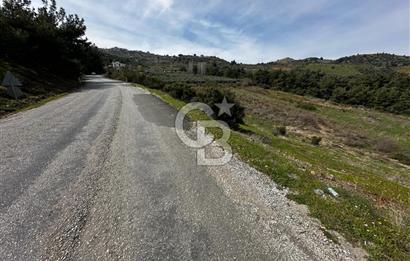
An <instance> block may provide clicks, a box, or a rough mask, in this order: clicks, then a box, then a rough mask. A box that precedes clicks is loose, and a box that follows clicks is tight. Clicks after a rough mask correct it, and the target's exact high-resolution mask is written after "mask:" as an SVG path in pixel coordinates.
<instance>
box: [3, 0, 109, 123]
mask: <svg viewBox="0 0 410 261" xmlns="http://www.w3.org/2000/svg"><path fill="white" fill-rule="evenodd" d="M0 28H1V30H2V32H1V41H0V81H1V80H2V79H3V76H4V75H5V73H6V72H7V71H10V72H11V73H13V74H14V75H15V76H16V77H17V78H18V79H19V80H20V81H21V82H22V84H23V86H22V91H23V94H24V97H23V98H22V99H19V100H14V99H12V98H10V97H9V96H8V95H7V93H6V88H5V87H2V86H0V116H3V115H6V114H8V113H11V112H15V111H18V110H21V109H23V108H28V107H30V106H32V105H33V104H35V103H38V102H40V101H44V100H45V99H48V98H50V97H53V96H56V95H60V94H62V93H66V92H70V91H72V90H74V89H76V88H78V87H79V85H80V82H79V77H80V76H81V75H82V74H87V73H91V72H96V73H102V72H103V70H104V69H103V63H102V59H101V56H100V53H99V50H98V48H97V47H95V46H94V45H92V44H91V43H90V42H89V41H88V40H87V38H86V37H85V31H86V26H85V24H84V20H83V19H81V18H79V17H78V16H77V15H71V14H67V13H66V12H65V10H64V9H63V8H58V7H57V5H56V2H55V1H54V0H49V1H48V0H46V1H43V6H42V7H40V8H37V9H35V8H33V7H32V6H31V1H29V0H4V1H3V2H2V4H1V5H0ZM0 83H1V82H0Z"/></svg>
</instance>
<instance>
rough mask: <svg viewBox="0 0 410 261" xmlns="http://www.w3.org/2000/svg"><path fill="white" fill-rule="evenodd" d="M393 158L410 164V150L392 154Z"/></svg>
mask: <svg viewBox="0 0 410 261" xmlns="http://www.w3.org/2000/svg"><path fill="white" fill-rule="evenodd" d="M392 158H393V159H395V160H398V161H400V162H401V163H403V164H406V165H409V166H410V151H401V152H396V153H394V154H393V155H392Z"/></svg>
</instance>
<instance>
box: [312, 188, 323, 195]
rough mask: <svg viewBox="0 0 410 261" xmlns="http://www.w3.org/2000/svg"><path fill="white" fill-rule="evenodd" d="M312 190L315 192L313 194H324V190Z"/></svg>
mask: <svg viewBox="0 0 410 261" xmlns="http://www.w3.org/2000/svg"><path fill="white" fill-rule="evenodd" d="M313 192H315V194H316V195H318V196H323V195H324V194H325V192H323V190H321V189H315V190H313Z"/></svg>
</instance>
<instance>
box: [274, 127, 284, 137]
mask: <svg viewBox="0 0 410 261" xmlns="http://www.w3.org/2000/svg"><path fill="white" fill-rule="evenodd" d="M273 134H274V135H275V136H286V134H287V129H286V126H279V127H276V128H275V129H274V130H273Z"/></svg>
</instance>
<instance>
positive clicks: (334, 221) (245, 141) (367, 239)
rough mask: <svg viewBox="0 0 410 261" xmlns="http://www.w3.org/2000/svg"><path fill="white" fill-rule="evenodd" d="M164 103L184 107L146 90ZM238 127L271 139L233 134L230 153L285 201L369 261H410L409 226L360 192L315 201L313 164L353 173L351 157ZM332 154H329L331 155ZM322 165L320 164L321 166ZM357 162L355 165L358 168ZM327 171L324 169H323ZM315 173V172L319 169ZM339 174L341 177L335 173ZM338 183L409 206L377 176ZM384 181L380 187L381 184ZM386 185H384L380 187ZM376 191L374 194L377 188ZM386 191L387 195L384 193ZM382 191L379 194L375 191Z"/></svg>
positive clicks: (317, 181)
mask: <svg viewBox="0 0 410 261" xmlns="http://www.w3.org/2000/svg"><path fill="white" fill-rule="evenodd" d="M148 90H149V91H151V92H153V93H154V94H156V95H157V96H159V97H160V98H161V99H163V100H164V101H165V102H167V103H168V104H170V105H171V106H174V107H176V108H181V107H182V106H184V104H185V103H184V102H182V101H179V100H176V99H174V98H172V97H171V96H169V95H168V94H166V93H164V92H162V91H159V90H150V89H148ZM190 117H191V118H193V120H198V119H201V120H202V119H204V115H203V114H201V113H197V114H193V115H190ZM247 122H248V124H247V125H244V126H242V129H243V130H244V131H246V133H253V134H254V135H256V136H258V137H267V138H268V139H271V140H272V143H271V145H269V144H266V143H262V142H258V141H257V140H255V139H252V138H251V137H250V136H248V135H245V134H244V133H241V132H236V131H234V132H233V133H232V136H231V139H230V141H229V143H230V145H231V146H232V148H233V150H234V152H235V153H236V154H237V155H239V156H240V157H241V159H242V160H244V161H245V162H247V163H249V164H250V165H251V166H253V167H255V168H256V169H258V170H259V171H261V172H264V173H266V174H267V175H269V176H270V177H271V178H272V180H274V181H275V182H276V183H277V184H278V185H280V186H282V187H287V188H289V189H290V194H289V197H290V198H291V199H293V200H295V201H296V202H298V203H301V204H305V205H307V206H308V208H309V210H310V213H311V215H312V216H314V217H316V218H318V219H319V220H320V221H321V222H322V224H323V225H324V226H325V227H326V228H327V229H330V230H335V231H338V232H340V233H342V234H343V235H344V236H345V237H346V238H347V239H349V240H350V241H351V242H355V243H357V244H359V245H360V246H362V247H363V248H365V249H366V250H367V251H368V253H369V254H370V258H371V259H373V260H389V259H390V260H409V259H410V249H409V242H410V226H408V223H406V224H405V225H404V226H397V225H394V224H393V223H392V222H391V221H390V220H389V218H388V217H387V215H386V213H385V212H384V211H382V210H380V209H378V208H376V207H374V206H373V202H372V201H371V200H369V199H368V198H367V197H364V196H363V195H362V193H359V192H356V191H354V190H353V191H352V190H347V189H345V188H344V187H343V186H336V187H335V189H336V190H337V191H338V192H339V194H340V195H341V197H340V198H338V199H333V198H331V197H330V196H326V197H320V196H317V195H316V194H315V193H314V192H313V190H314V189H316V188H320V189H323V190H325V189H326V188H327V186H329V185H328V184H326V182H325V181H324V180H322V179H321V178H320V177H318V176H317V175H314V174H312V170H317V168H318V167H317V165H319V166H323V164H322V162H326V164H328V166H330V167H332V168H334V169H335V170H336V172H335V173H339V172H338V169H340V170H342V169H343V170H344V169H348V168H353V169H355V168H354V167H351V165H350V164H349V163H347V162H349V160H352V159H355V156H351V157H348V158H347V159H342V158H338V157H345V156H346V155H344V154H343V153H341V152H338V151H332V152H331V153H330V154H329V151H328V150H326V149H325V148H321V147H315V146H311V145H308V144H303V143H301V142H300V141H296V140H291V139H290V138H281V137H275V136H274V135H271V134H270V132H269V131H268V129H269V128H263V127H260V125H259V124H257V123H256V122H253V124H249V120H247ZM332 153H333V154H332ZM289 156H292V157H298V158H300V159H302V160H303V162H306V163H309V164H310V165H311V166H312V167H306V168H301V167H300V166H298V165H297V164H295V162H294V161H292V160H290V158H289ZM326 164H325V165H326ZM361 164H362V163H360V162H359V163H358V164H357V165H358V166H360V165H361ZM326 166H327V165H326ZM319 169H320V168H319ZM340 173H343V172H342V171H340ZM337 178H340V179H343V181H346V182H352V183H357V184H361V185H366V184H367V185H366V186H365V187H364V189H367V190H370V191H372V192H374V193H379V194H380V195H381V196H386V197H390V198H395V199H396V200H397V201H398V202H400V203H401V204H405V205H407V204H408V203H409V198H410V197H409V194H408V192H409V190H408V188H403V187H399V186H396V184H393V183H389V182H388V181H386V180H383V179H379V178H378V176H377V175H371V174H366V172H363V173H362V174H361V175H357V177H356V175H343V174H338V176H337ZM380 180H383V184H380V182H379V181H380ZM385 183H386V184H385ZM378 188H379V189H378ZM381 188H386V191H383V190H384V189H381ZM378 190H381V191H378Z"/></svg>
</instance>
